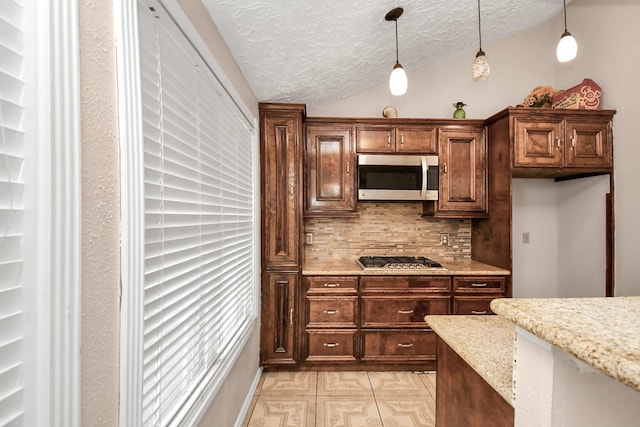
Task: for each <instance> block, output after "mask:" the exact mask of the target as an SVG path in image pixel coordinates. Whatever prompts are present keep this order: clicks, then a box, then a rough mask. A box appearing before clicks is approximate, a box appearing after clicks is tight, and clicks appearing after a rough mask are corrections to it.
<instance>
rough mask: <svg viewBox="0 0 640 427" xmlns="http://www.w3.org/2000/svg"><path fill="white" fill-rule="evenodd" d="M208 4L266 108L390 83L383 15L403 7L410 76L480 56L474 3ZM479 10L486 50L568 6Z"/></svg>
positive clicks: (489, 0) (521, 2)
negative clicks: (471, 53) (450, 60)
mask: <svg viewBox="0 0 640 427" xmlns="http://www.w3.org/2000/svg"><path fill="white" fill-rule="evenodd" d="M202 2H203V4H204V5H205V6H206V8H207V10H208V11H209V14H210V16H211V18H212V20H213V22H214V23H215V24H216V26H217V27H218V30H219V31H220V34H221V35H222V37H223V38H224V40H225V42H226V43H227V45H228V46H229V48H230V50H231V52H232V53H233V55H234V57H235V60H236V62H237V63H238V65H239V66H240V68H241V70H242V72H243V74H244V75H245V77H246V79H247V81H248V82H249V85H250V86H251V88H252V90H253V92H254V94H255V95H256V97H257V98H258V100H259V101H261V102H267V101H269V102H302V103H306V104H307V108H308V109H309V110H314V109H316V108H319V107H322V106H325V105H327V104H330V103H332V102H335V101H337V100H338V99H341V98H344V97H347V96H350V95H352V94H355V93H358V92H361V91H363V90H365V89H368V88H370V87H373V86H376V85H379V84H381V83H383V82H386V81H387V79H388V78H389V73H390V72H391V69H392V67H393V65H394V63H395V27H394V23H393V22H388V21H385V19H384V16H385V14H386V13H387V12H388V11H389V10H391V9H393V8H394V7H398V6H399V7H402V8H404V14H403V15H402V16H401V17H400V18H399V19H398V43H399V57H400V58H399V59H400V63H401V64H402V65H403V66H404V68H405V70H407V71H408V72H410V71H414V70H417V69H419V68H422V67H424V66H426V65H428V64H431V63H433V62H436V61H438V60H440V59H442V58H444V57H447V56H451V55H455V54H457V53H459V52H462V51H465V50H468V49H477V48H478V9H477V8H478V3H477V1H476V0H457V1H455V0H400V1H398V0H392V1H390V0H347V1H336V0H334V1H328V0H286V1H285V0H202ZM569 2H570V1H568V2H567V3H569ZM481 8H482V41H483V47H484V45H486V43H487V42H490V41H492V40H497V39H500V38H503V37H506V36H508V35H510V34H513V33H515V32H518V31H521V30H523V29H526V28H529V27H532V26H535V25H538V24H540V23H542V22H544V21H547V20H549V19H551V18H552V17H554V16H555V15H557V14H558V13H561V11H562V1H560V0H481ZM569 27H570V25H569ZM561 32H562V29H561V28H559V29H558V36H559V35H560V33H561ZM487 55H488V56H489V57H490V55H491V53H490V52H489V51H487ZM470 61H472V58H470Z"/></svg>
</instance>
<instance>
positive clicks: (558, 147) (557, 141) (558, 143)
mask: <svg viewBox="0 0 640 427" xmlns="http://www.w3.org/2000/svg"><path fill="white" fill-rule="evenodd" d="M559 149H560V137H559V136H556V150H559Z"/></svg>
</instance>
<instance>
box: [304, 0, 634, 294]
mask: <svg viewBox="0 0 640 427" xmlns="http://www.w3.org/2000/svg"><path fill="white" fill-rule="evenodd" d="M567 9H568V11H567V16H568V17H567V19H568V28H569V30H570V31H571V32H572V33H573V35H574V36H575V37H576V39H577V41H578V44H579V53H578V57H577V58H576V60H574V61H573V62H571V63H568V64H560V63H558V62H557V61H556V59H555V46H556V43H557V41H558V39H559V37H560V34H561V33H562V30H563V23H562V16H558V17H557V18H556V19H555V20H553V21H551V22H549V23H546V24H543V25H540V26H538V27H536V28H533V29H531V30H527V31H525V32H523V33H519V34H515V35H513V36H511V37H510V38H508V39H505V40H501V41H497V42H493V43H490V44H487V45H486V46H484V50H485V52H486V53H487V56H488V58H489V61H490V63H491V76H490V77H489V80H487V81H486V82H481V83H476V82H473V81H472V80H471V64H472V61H473V58H474V54H475V52H474V51H467V52H466V53H464V54H460V55H456V56H453V57H451V58H448V59H446V60H444V61H441V62H439V63H437V64H434V65H432V66H430V67H427V68H424V69H422V70H419V71H416V72H413V73H409V76H408V77H409V90H408V92H407V94H406V95H404V96H402V97H393V96H392V95H390V94H389V90H388V87H387V85H386V83H385V84H382V85H379V86H376V87H374V88H371V89H370V90H367V91H365V92H362V93H360V94H357V95H355V96H352V97H349V98H345V99H343V100H341V101H338V102H336V103H334V104H332V105H329V106H326V107H323V108H320V109H317V110H313V111H310V112H309V115H310V116H328V117H331V116H337V117H348V116H359V117H381V115H382V109H383V108H384V107H385V106H386V105H393V106H395V107H396V108H397V109H398V114H399V116H400V117H450V115H451V114H452V113H453V107H452V106H451V103H453V102H455V101H458V100H461V101H464V102H465V103H466V104H468V107H467V108H466V110H467V117H468V118H486V117H489V116H490V115H492V114H493V113H496V112H498V111H499V110H501V109H502V108H504V107H506V106H509V105H516V104H518V103H520V102H522V100H523V99H524V97H525V96H526V95H527V93H528V92H529V91H530V90H531V89H533V88H534V87H536V86H539V85H545V84H549V85H552V86H554V87H556V88H567V87H570V86H573V85H575V84H577V83H579V82H580V81H582V79H583V78H585V77H589V78H592V79H593V80H595V81H596V82H597V83H598V84H600V86H601V87H602V90H603V98H602V104H601V107H602V108H615V109H617V110H618V113H617V114H616V115H615V117H614V130H615V144H614V147H615V148H614V154H615V178H614V180H615V188H616V194H615V211H616V212H615V215H616V218H615V257H616V265H615V275H616V291H615V293H616V295H640V280H638V277H640V263H639V262H637V254H638V253H640V221H638V220H637V219H636V217H637V212H639V211H640V198H639V197H638V190H637V183H638V182H640V168H638V167H637V161H638V159H640V143H639V142H638V135H640V120H637V117H638V116H639V115H640V103H638V97H637V92H638V91H637V76H636V74H637V70H638V69H640V50H639V49H633V48H632V47H633V46H636V45H638V43H640V30H639V29H638V26H637V23H636V22H635V21H636V20H637V17H638V16H640V2H638V1H637V0H611V1H608V2H601V1H599V0H574V1H573V2H571V4H570V5H569V6H567ZM522 187H524V186H522ZM518 214H519V213H518V206H514V215H515V216H517V215H518ZM532 221H535V218H533V219H532ZM529 227H533V228H536V229H543V228H544V227H545V224H544V223H542V222H540V223H539V224H537V225H536V224H535V223H533V222H532V223H531V224H530V225H529ZM559 227H563V224H559ZM543 260H544V259H536V258H534V259H530V260H529V259H528V260H526V262H527V263H536V262H541V261H543ZM521 261H522V260H519V259H515V260H514V272H515V271H516V270H522V269H523V268H524V267H526V266H523V265H521V264H520V263H521ZM602 287H603V288H604V284H602ZM515 292H518V290H517V289H516V290H515ZM527 292H528V291H527Z"/></svg>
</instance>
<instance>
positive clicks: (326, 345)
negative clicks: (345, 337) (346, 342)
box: [322, 342, 340, 348]
mask: <svg viewBox="0 0 640 427" xmlns="http://www.w3.org/2000/svg"><path fill="white" fill-rule="evenodd" d="M322 345H323V346H325V347H327V348H336V347H337V346H339V345H340V343H337V342H326V343H324V344H322Z"/></svg>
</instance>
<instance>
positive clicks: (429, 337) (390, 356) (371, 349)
mask: <svg viewBox="0 0 640 427" xmlns="http://www.w3.org/2000/svg"><path fill="white" fill-rule="evenodd" d="M362 338H363V352H364V354H363V356H362V360H398V361H407V360H435V358H436V334H435V333H434V332H433V331H432V330H431V329H422V330H411V331H406V330H384V331H362Z"/></svg>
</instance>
